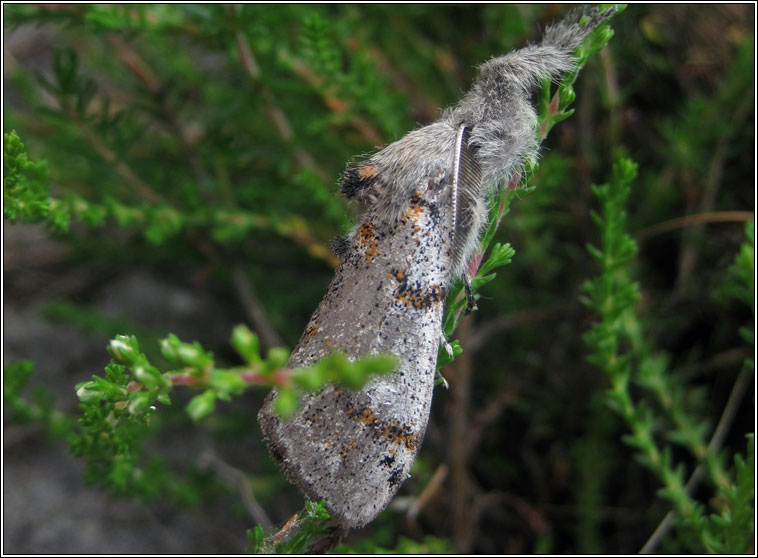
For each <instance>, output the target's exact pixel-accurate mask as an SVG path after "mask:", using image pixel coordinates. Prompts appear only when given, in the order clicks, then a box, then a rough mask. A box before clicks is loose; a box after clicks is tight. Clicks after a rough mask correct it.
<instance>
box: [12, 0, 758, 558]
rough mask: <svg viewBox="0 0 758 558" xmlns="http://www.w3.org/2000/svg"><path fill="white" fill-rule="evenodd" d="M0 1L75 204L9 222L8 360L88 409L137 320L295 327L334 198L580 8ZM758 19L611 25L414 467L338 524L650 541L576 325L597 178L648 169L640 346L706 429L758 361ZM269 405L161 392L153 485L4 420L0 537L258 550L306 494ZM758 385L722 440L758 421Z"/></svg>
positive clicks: (732, 10)
mask: <svg viewBox="0 0 758 558" xmlns="http://www.w3.org/2000/svg"><path fill="white" fill-rule="evenodd" d="M3 9H4V17H5V22H4V23H5V27H4V29H3V32H4V76H3V78H4V88H5V89H4V106H3V115H4V132H6V133H7V132H10V131H11V130H16V131H17V132H18V135H19V137H20V138H21V140H22V141H23V142H24V144H25V146H26V150H27V153H28V156H29V158H30V159H31V160H33V161H39V160H44V161H46V162H47V168H48V171H49V175H48V176H47V177H46V178H45V179H44V182H45V183H46V184H49V186H50V195H51V196H52V197H54V198H56V199H58V200H61V202H60V203H59V204H58V205H57V206H56V210H55V211H54V212H53V213H52V214H51V215H49V216H47V217H46V218H45V219H36V220H37V221H40V220H43V221H45V223H37V224H34V223H27V224H21V223H19V224H13V225H11V224H10V221H9V220H8V219H6V220H5V221H4V227H3V230H4V242H3V248H4V274H3V277H4V299H3V304H4V309H3V321H4V333H3V337H4V339H3V347H4V356H3V360H4V364H5V363H7V362H9V361H10V360H12V359H19V358H28V359H31V360H33V361H35V362H36V377H37V378H38V380H37V381H38V383H39V384H41V385H44V386H45V388H46V390H47V392H46V393H47V397H49V399H50V401H51V403H50V404H51V405H53V406H54V407H55V408H58V409H61V410H62V411H63V412H65V413H74V412H75V409H76V397H75V393H74V389H73V386H74V384H75V383H77V382H79V381H82V380H86V379H88V378H89V377H90V376H91V375H92V374H100V373H102V367H103V365H104V364H105V363H106V362H107V361H108V355H107V353H106V352H105V349H104V347H105V344H106V342H107V340H108V339H109V338H110V336H112V335H114V334H115V333H134V334H137V335H138V336H140V342H141V346H142V347H143V350H146V351H154V354H157V339H159V338H160V337H163V336H165V335H166V334H167V333H168V332H174V333H176V334H177V335H179V336H180V337H181V338H182V339H184V340H187V341H192V340H198V341H200V342H201V343H202V344H203V346H204V347H206V348H208V349H211V350H213V351H214V353H215V354H216V357H217V359H219V360H221V361H223V360H224V359H228V360H229V361H230V362H233V361H234V359H235V356H234V354H233V353H232V351H231V350H230V349H229V346H228V338H229V335H230V334H231V329H232V327H233V325H234V324H236V323H247V324H248V325H249V326H250V327H251V328H252V329H253V330H255V331H256V332H258V333H259V335H261V338H262V340H263V343H264V345H265V346H268V347H270V346H273V345H280V344H283V345H285V346H287V347H289V348H292V347H294V345H295V344H296V342H297V340H298V338H299V335H300V333H301V331H302V329H303V327H304V325H305V324H306V322H307V320H308V318H309V316H310V314H311V312H312V311H313V310H314V309H315V307H316V305H317V304H318V302H319V300H320V298H321V296H322V295H323V294H324V292H325V289H326V286H327V285H328V282H329V280H330V278H331V274H332V271H333V265H334V260H333V257H332V256H331V255H330V253H329V251H328V249H327V244H328V242H329V241H330V240H331V239H332V238H334V237H336V236H339V235H342V234H345V233H346V232H347V231H348V230H349V228H350V226H351V223H352V219H353V218H354V216H355V208H353V207H350V206H348V205H346V204H345V203H344V202H343V201H342V200H341V199H340V198H339V197H338V196H337V195H336V191H337V181H338V179H339V176H340V174H341V173H342V171H343V170H344V168H345V165H346V163H347V162H348V161H351V160H355V159H357V158H359V157H360V156H361V155H363V154H366V153H370V152H371V151H372V150H373V149H374V148H375V147H376V146H379V145H383V144H387V143H390V142H392V141H394V140H396V139H399V138H400V137H402V136H403V135H404V134H405V133H406V132H408V131H409V130H411V129H413V128H414V127H416V126H417V125H421V124H426V123H428V122H431V121H433V120H435V119H436V118H437V117H438V115H439V114H440V109H441V108H444V107H446V106H450V105H452V104H455V103H456V102H457V101H458V100H459V98H460V97H461V95H462V94H463V92H465V91H466V90H467V88H468V86H469V84H470V83H471V81H472V79H473V77H474V76H475V69H476V66H477V65H478V64H481V63H482V62H484V61H486V60H487V59H488V58H490V57H492V56H495V55H500V54H503V53H506V52H507V51H509V50H511V49H513V48H518V47H520V46H524V45H525V44H527V42H529V41H536V40H538V39H539V36H540V29H543V28H544V27H545V25H547V24H549V23H550V22H552V21H554V20H557V19H560V18H561V17H562V16H563V15H565V13H566V11H567V9H568V7H567V6H565V5H551V4H541V5H532V6H529V5H520V6H509V5H501V4H498V5H494V4H493V5H485V4H470V5H465V6H464V5H461V6H454V5H444V6H439V5H428V4H421V5H408V4H400V5H396V4H392V5H282V4H278V5H253V4H246V5H236V6H225V5H148V4H142V5H85V4H67V5H55V6H53V5H50V6H43V5H23V4H15V5H10V4H5V5H4V7H3ZM754 9H755V6H754V5H752V4H719V5H635V4H632V5H630V6H629V7H627V9H626V10H625V11H623V12H622V13H621V14H619V15H618V16H617V17H615V18H614V19H613V20H612V21H611V26H612V28H613V29H614V31H615V35H614V37H613V39H611V41H610V44H609V46H608V48H607V49H606V50H604V51H603V52H601V53H600V54H599V55H597V56H595V57H593V58H592V59H590V61H589V62H588V64H587V66H586V68H585V69H584V70H583V72H582V74H581V75H580V77H579V79H578V81H577V84H576V87H575V88H576V93H577V98H576V101H575V104H574V106H575V108H576V113H575V114H574V115H573V116H572V117H571V118H569V119H568V120H566V121H564V122H562V123H560V124H559V125H557V126H556V127H555V129H553V131H552V132H551V134H550V136H549V137H548V139H547V141H546V142H545V144H544V145H543V149H542V156H541V158H540V165H539V169H538V170H537V172H536V173H535V174H534V176H531V177H529V180H528V184H529V185H533V186H536V189H535V191H533V192H530V193H528V194H525V195H524V196H523V197H522V198H521V199H518V200H516V202H515V203H514V204H513V205H512V209H511V212H510V214H508V215H507V216H506V218H505V219H504V221H503V224H502V226H501V227H500V231H499V232H498V239H499V240H500V241H501V242H510V243H511V244H512V245H513V247H514V248H515V249H516V257H515V259H514V261H513V263H512V264H511V265H509V266H508V267H506V268H504V269H502V270H500V271H499V273H498V277H497V279H496V280H495V281H493V282H491V283H489V284H488V285H487V286H486V287H484V288H483V289H482V291H481V293H480V294H481V295H482V298H481V300H480V301H479V310H478V311H477V312H476V313H474V315H473V316H472V317H471V319H470V320H468V321H466V322H464V324H462V325H461V327H459V330H458V331H457V333H456V337H457V338H459V339H460V341H461V345H462V346H463V347H464V353H463V355H461V357H459V358H458V359H457V360H456V361H455V362H454V363H453V364H452V365H451V366H449V367H448V368H447V369H446V370H444V371H443V373H444V374H445V377H446V378H447V379H448V381H449V382H450V389H449V390H447V391H446V390H444V389H442V388H438V389H437V391H436V393H435V400H434V406H433V410H432V418H431V422H430V425H429V430H428V432H427V435H426V439H425V441H424V446H423V448H422V450H421V453H420V457H419V459H418V462H417V464H416V466H415V469H414V474H413V477H412V478H411V479H410V480H408V481H407V482H406V483H405V485H404V486H403V487H402V489H401V491H400V494H399V495H398V497H397V498H396V500H395V502H393V505H392V506H391V507H390V509H388V510H387V511H385V512H384V513H383V514H382V515H381V516H380V517H379V518H378V519H377V520H376V521H375V522H374V523H372V524H371V525H370V526H369V527H367V528H366V529H364V530H361V531H359V532H356V533H353V534H352V535H351V537H350V539H349V540H348V541H347V542H348V543H352V544H353V545H355V548H361V547H360V545H361V544H367V541H370V545H378V546H381V547H385V548H396V549H398V548H399V549H400V550H404V551H409V552H422V553H423V552H443V551H445V550H453V549H454V550H456V551H458V552H466V553H469V552H475V553H533V552H549V553H632V552H637V551H638V550H639V549H640V547H641V546H642V545H643V544H644V543H645V541H646V540H647V539H648V537H649V536H650V534H651V533H652V532H653V530H654V529H655V527H656V525H658V524H659V522H660V521H661V519H662V517H663V515H664V514H665V513H666V510H667V507H666V503H665V502H664V501H662V500H661V499H659V498H658V497H657V496H656V490H657V489H658V488H659V484H658V483H657V481H656V479H655V478H653V477H652V476H651V475H650V474H649V473H648V472H647V470H646V469H644V468H642V467H641V466H640V465H639V464H638V463H637V462H636V461H635V460H634V459H633V456H634V452H633V450H632V449H630V448H629V447H627V446H625V445H624V444H623V443H622V441H621V437H622V436H623V435H624V434H626V431H625V426H624V425H623V424H622V423H621V422H620V421H619V420H618V419H617V418H616V416H615V415H614V414H613V413H612V412H611V411H610V410H609V409H608V408H607V407H606V406H604V405H603V404H602V394H603V392H604V391H605V390H606V389H607V387H608V386H607V379H606V377H605V376H604V375H603V374H602V373H601V372H600V371H598V370H596V369H595V368H593V367H592V366H591V365H590V364H588V363H587V362H586V354H585V352H584V351H585V349H584V345H583V343H582V333H583V332H585V331H586V330H587V329H588V328H589V325H590V323H591V320H592V317H591V316H590V315H589V314H588V311H587V310H586V309H585V308H584V307H583V306H582V305H581V303H580V302H579V294H580V286H581V284H582V283H583V282H584V281H585V280H587V279H588V278H590V277H592V276H593V274H594V273H596V272H597V269H596V268H595V265H594V263H593V260H592V259H591V258H590V257H589V255H588V254H587V251H586V248H585V246H586V244H587V243H594V244H597V242H598V240H597V232H596V229H595V227H594V226H593V224H592V221H591V219H590V218H589V213H590V210H591V209H596V207H597V205H596V201H595V199H594V198H593V197H592V194H591V190H590V185H591V184H593V183H595V184H599V183H603V182H604V181H606V180H607V177H608V175H609V172H610V168H611V164H612V163H613V161H614V159H615V155H616V154H617V153H624V154H626V155H627V156H629V157H631V158H632V159H633V160H635V161H636V162H637V163H638V164H639V174H638V178H637V180H636V182H635V183H634V184H633V186H632V199H631V202H630V205H629V207H628V213H629V219H630V227H631V232H632V234H633V236H634V237H635V239H636V240H637V242H638V245H639V252H638V256H637V260H636V265H635V268H634V270H633V271H634V273H635V274H636V276H637V278H638V279H639V281H640V283H641V287H642V299H641V302H640V304H639V313H640V315H641V316H642V319H643V322H644V324H645V326H646V333H645V334H646V340H647V341H649V343H650V344H651V345H652V346H654V347H656V349H657V350H660V351H665V352H666V353H667V354H668V357H669V362H670V366H671V368H672V370H675V371H676V373H677V375H678V377H680V378H681V379H682V382H684V384H685V385H686V386H687V390H688V393H690V394H691V397H690V398H688V399H687V401H688V404H690V405H691V406H692V407H691V409H690V410H692V411H693V412H696V413H698V414H699V416H701V417H704V418H705V419H706V420H707V421H708V424H709V425H710V427H711V428H713V427H714V426H715V425H716V423H717V422H718V420H719V417H720V416H721V414H722V412H723V409H724V407H725V406H726V403H727V400H728V398H729V396H730V393H731V392H732V388H733V386H734V384H735V379H736V378H737V375H738V373H739V371H740V369H741V367H742V362H743V360H744V359H745V358H747V357H749V356H750V352H751V349H750V348H749V347H747V346H746V345H745V343H744V342H743V341H742V340H741V339H740V337H739V335H738V334H737V331H738V329H739V328H740V327H742V326H744V325H745V324H746V323H749V322H751V321H753V320H754V318H753V316H754V314H751V312H750V308H747V307H745V305H744V304H740V303H739V302H736V301H734V300H733V299H731V298H729V296H727V295H726V294H725V292H724V286H723V284H724V280H725V276H726V270H727V268H728V267H729V266H730V265H731V264H732V263H733V261H734V258H735V255H736V254H737V253H738V251H739V245H740V242H742V241H743V239H744V228H745V221H747V220H748V219H749V218H752V217H751V214H752V212H753V211H754V207H755V135H754V133H755V130H754V119H755V113H754V110H755V91H754V82H755V76H754V29H753V23H754V20H755V19H754ZM6 204H7V202H6ZM21 220H22V221H23V220H24V219H21ZM34 220H35V219H26V221H34ZM156 358H157V357H156ZM750 381H751V382H752V381H753V379H752V375H751V380H750ZM752 389H754V388H753V386H752V385H751V386H749V388H748V392H749V391H751V390H752ZM264 396H265V393H264V392H260V393H254V394H248V395H245V396H244V397H241V398H239V399H237V400H235V401H234V402H232V403H229V404H227V405H222V406H220V407H219V408H218V409H217V411H216V413H215V414H214V416H213V417H211V418H210V419H208V420H206V421H204V422H203V423H201V424H200V425H193V424H192V423H191V421H189V419H187V418H186V416H185V415H184V414H183V412H182V409H181V405H172V406H171V407H168V408H166V409H162V410H161V411H160V413H158V414H157V415H156V416H155V419H154V421H153V424H152V428H151V431H152V433H151V435H150V438H149V439H147V440H146V442H145V443H146V447H147V448H148V450H147V453H148V454H150V455H153V456H154V457H153V458H152V461H151V462H150V465H146V468H145V470H146V471H147V472H146V475H149V476H151V478H154V479H155V487H154V493H152V494H148V493H144V494H140V495H139V496H140V498H139V502H137V501H135V498H130V497H129V495H120V496H113V495H108V494H106V493H105V492H101V491H97V490H96V489H94V488H92V487H91V486H89V485H85V483H84V482H83V481H82V478H81V475H80V468H81V465H80V464H78V463H77V462H76V461H75V460H74V459H73V458H72V457H71V456H68V455H66V446H65V443H63V442H62V441H60V440H56V439H50V437H49V436H46V435H45V433H44V429H42V428H40V427H39V426H38V425H37V426H35V424H34V422H31V423H29V422H27V423H23V424H22V423H21V422H20V421H18V420H14V419H13V418H12V417H11V418H9V416H7V415H6V417H5V423H4V429H5V453H4V457H5V472H4V480H5V488H4V492H5V494H4V497H5V498H6V500H5V507H4V520H3V521H4V532H5V534H4V537H5V538H4V543H5V548H4V550H5V551H6V552H12V553H24V552H31V553H46V552H78V553H81V552H85V553H86V552H114V553H129V552H146V553H164V552H171V553H193V552H239V551H241V550H242V548H243V547H244V546H245V544H246V540H245V535H244V530H245V529H246V528H249V527H252V526H253V525H255V524H256V523H261V522H267V521H270V522H271V523H272V524H281V523H283V522H284V521H285V520H286V519H287V518H288V517H289V516H290V515H291V514H292V513H294V512H295V511H297V510H298V509H299V508H300V507H301V505H302V501H301V498H300V497H299V496H298V494H297V492H296V491H295V490H294V488H292V487H291V486H290V485H289V484H287V483H286V481H285V480H284V479H283V477H282V476H281V474H280V473H279V471H278V469H277V468H276V467H275V466H274V465H273V463H272V462H271V461H270V460H269V458H268V455H267V454H266V451H265V448H264V447H263V445H262V442H261V439H260V431H259V429H258V427H257V423H256V419H255V417H256V413H257V410H258V408H259V407H260V404H261V401H262V399H263V397H264ZM742 397H743V398H742V400H740V402H738V404H737V414H736V418H735V419H734V422H733V425H732V428H731V430H730V432H729V435H728V436H727V437H726V439H725V442H724V447H725V449H726V450H728V451H731V452H732V453H734V452H735V451H737V452H743V453H744V451H745V439H744V436H745V434H746V433H747V432H750V431H752V430H753V428H754V400H753V399H752V397H751V396H750V394H749V393H745V394H743V395H742ZM179 402H181V398H179ZM461 433H464V435H463V436H462V435H461ZM675 457H676V459H677V460H678V461H681V462H682V463H684V464H685V467H687V468H688V470H689V471H691V470H692V468H693V467H694V465H695V462H694V460H693V459H692V458H691V457H690V456H689V455H687V454H686V452H684V451H682V452H681V454H677V455H675ZM151 467H152V468H151ZM172 483H173V484H172ZM161 487H162V488H161ZM166 487H169V488H166ZM422 494H423V497H422V498H419V495H422ZM145 502H147V503H145ZM419 502H421V503H423V505H422V506H421V509H420V511H418V513H417V514H415V511H414V513H409V510H412V509H413V506H414V505H417V506H418V505H419ZM9 504H10V506H9ZM429 537H433V538H429ZM412 541H416V542H412ZM399 544H400V545H406V546H398V545H399ZM663 544H664V546H662V547H660V548H659V550H660V551H662V552H663V551H666V550H667V549H668V550H673V551H680V552H681V551H682V550H681V549H682V548H684V549H688V548H690V547H688V546H687V543H686V542H682V541H679V540H676V538H675V537H672V538H670V539H668V540H667V541H665V542H664V543H663ZM666 544H668V545H670V546H668V547H667V546H665V545H666ZM414 545H415V546H414ZM373 548H375V547H374V546H369V547H367V550H369V551H370V550H371V549H373ZM746 550H747V549H746Z"/></svg>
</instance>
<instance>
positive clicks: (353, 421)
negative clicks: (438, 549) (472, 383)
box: [259, 124, 458, 527]
mask: <svg viewBox="0 0 758 558" xmlns="http://www.w3.org/2000/svg"><path fill="white" fill-rule="evenodd" d="M429 128H432V129H429ZM456 132H457V130H456V128H455V127H453V126H451V125H445V126H440V125H439V124H436V125H434V126H433V127H427V128H422V129H420V130H417V131H416V132H414V133H412V134H410V135H409V136H406V138H404V140H407V141H408V142H410V143H416V142H419V141H423V140H424V138H425V136H427V135H429V134H434V139H435V142H434V145H437V146H438V147H437V149H436V150H428V149H427V153H425V155H424V159H423V161H424V164H425V169H424V172H423V173H418V174H417V176H414V182H413V183H407V182H403V181H402V179H400V180H398V176H397V175H396V174H394V175H389V176H387V177H386V178H385V177H384V176H383V174H382V173H383V172H385V171H386V169H387V168H388V167H392V166H393V165H397V164H399V162H398V161H397V160H396V159H393V158H392V157H387V156H386V155H387V154H386V153H385V154H384V155H382V152H379V153H377V154H376V155H375V156H374V157H372V158H371V159H370V160H369V161H368V162H367V163H366V165H372V169H371V170H370V171H365V172H363V174H364V175H365V176H368V177H369V178H370V179H371V181H372V184H373V186H372V187H376V188H384V189H387V188H392V189H395V190H397V191H400V192H404V194H405V198H404V203H403V204H402V206H401V205H399V204H395V206H394V207H393V209H392V210H390V209H389V208H387V207H385V206H382V205H381V204H374V205H373V206H370V207H369V208H368V209H367V210H366V212H365V213H364V215H363V216H362V217H361V220H360V222H359V224H358V226H357V227H356V228H355V229H354V230H353V232H352V233H351V235H350V236H349V238H348V242H347V243H342V246H341V250H342V254H343V257H342V260H341V262H340V265H339V267H338V269H337V271H336V273H335V276H334V279H333V280H332V283H331V284H330V286H329V289H328V292H327V294H326V296H325V297H324V299H323V300H322V302H321V304H320V305H319V307H318V308H317V309H316V312H315V313H314V314H313V317H312V318H311V320H310V322H309V323H308V325H307V327H306V330H305V332H304V334H303V336H302V338H301V340H300V342H299V344H298V346H297V347H296V348H295V351H294V352H293V354H292V357H291V360H290V366H293V367H294V366H302V365H306V364H309V363H312V362H314V361H316V360H318V359H320V358H323V357H324V356H325V355H327V354H328V353H330V352H332V351H343V352H345V353H347V354H348V355H349V356H351V357H359V356H361V355H366V354H370V353H391V354H393V355H394V356H395V357H396V358H397V360H398V366H397V370H396V371H395V372H393V373H391V374H389V375H383V376H379V377H375V378H373V379H371V380H370V381H369V383H368V384H367V385H366V386H365V387H364V388H363V389H361V390H348V389H346V388H343V387H339V386H327V387H326V388H325V389H323V390H322V391H321V392H319V393H317V394H309V395H305V396H304V397H303V398H302V400H301V402H300V407H299V410H298V411H297V412H296V413H295V415H294V416H292V417H291V418H290V419H288V420H282V419H280V418H279V417H277V416H276V415H275V414H274V412H273V409H272V402H273V399H274V398H275V397H276V393H275V392H272V394H271V395H270V396H269V398H268V399H267V401H266V403H265V404H264V407H263V409H262V410H261V412H260V414H259V420H260V423H261V427H262V429H263V432H264V436H265V438H266V440H267V442H268V444H269V446H270V448H271V449H272V453H273V454H274V455H275V457H276V458H277V459H278V460H279V461H281V463H282V465H283V467H284V470H285V473H286V475H287V477H288V478H289V479H290V481H292V482H293V483H294V484H296V485H297V486H298V487H299V488H300V489H301V490H302V491H303V492H304V493H305V495H306V496H307V497H308V498H311V499H314V500H318V499H321V498H323V499H324V500H325V504H326V508H327V510H328V511H329V512H330V513H331V514H332V516H333V517H334V518H335V519H337V521H338V522H339V523H340V524H341V525H343V526H344V527H357V526H362V525H365V524H366V523H368V522H369V521H371V520H372V519H373V518H374V517H375V516H376V514H378V513H379V512H380V511H381V510H382V509H384V508H385V507H386V506H387V504H388V503H389V502H390V500H391V499H392V497H393V496H394V495H395V493H396V492H397V490H398V489H399V487H400V485H401V484H402V482H403V481H405V480H406V479H407V478H408V476H409V471H410V468H411V465H412V464H413V462H414V460H415V458H416V454H417V453H418V449H419V447H420V445H421V441H422V440H423V437H424V433H425V431H426V425H427V421H428V418H429V411H430V408H431V400H432V389H433V385H434V378H435V373H436V363H437V352H438V348H439V341H440V332H441V326H442V314H443V302H444V297H445V289H446V286H447V283H448V281H449V277H450V273H451V258H452V251H453V248H452V221H453V218H454V212H453V210H452V200H453V197H452V196H453V194H452V188H451V185H452V181H453V176H454V170H453V168H454V164H455V161H456V159H457V158H458V155H457V154H456V153H455V136H456ZM440 133H444V134H446V135H447V138H446V140H445V141H440V137H439V134H440ZM404 140H400V142H398V143H401V142H403V141H404ZM419 163H420V162H419V161H408V162H407V164H409V165H415V166H418V165H419ZM360 172H361V171H360V169H358V170H357V171H356V172H355V174H356V176H359V173H360ZM406 176H409V175H406ZM410 176H413V175H410ZM387 181H392V182H391V183H388V182H387Z"/></svg>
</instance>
